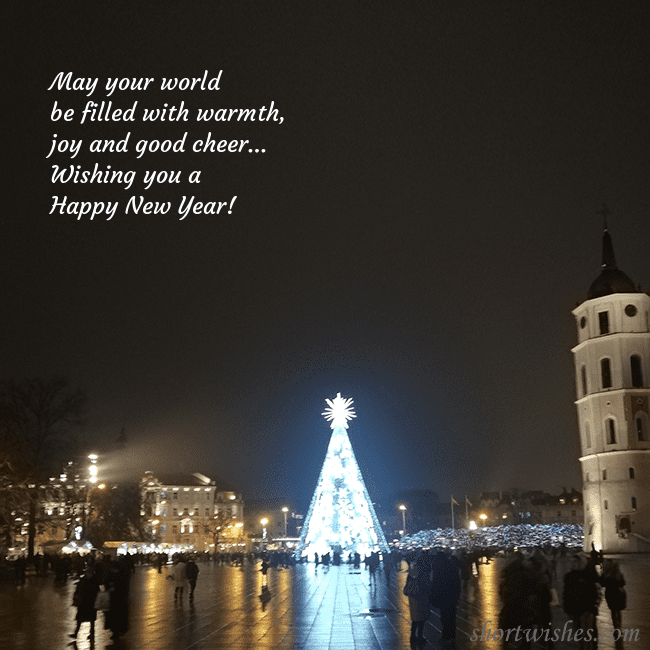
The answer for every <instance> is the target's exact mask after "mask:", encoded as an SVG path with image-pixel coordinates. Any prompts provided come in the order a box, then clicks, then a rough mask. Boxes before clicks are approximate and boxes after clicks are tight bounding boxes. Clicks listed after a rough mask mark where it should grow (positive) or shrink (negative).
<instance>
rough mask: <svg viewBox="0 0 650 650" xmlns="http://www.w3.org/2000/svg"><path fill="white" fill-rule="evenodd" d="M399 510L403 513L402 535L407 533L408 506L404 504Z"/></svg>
mask: <svg viewBox="0 0 650 650" xmlns="http://www.w3.org/2000/svg"><path fill="white" fill-rule="evenodd" d="M399 509H400V510H401V511H402V528H403V531H402V534H404V533H405V532H406V506H405V505H404V504H403V503H402V504H401V505H400V507H399Z"/></svg>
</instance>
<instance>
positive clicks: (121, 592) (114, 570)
mask: <svg viewBox="0 0 650 650" xmlns="http://www.w3.org/2000/svg"><path fill="white" fill-rule="evenodd" d="M130 585H131V563H130V562H129V561H128V560H127V559H126V558H120V559H119V560H117V561H116V562H111V564H110V571H109V573H108V575H107V577H106V585H105V587H106V590H107V591H108V592H109V593H110V609H109V610H108V611H107V612H105V614H104V627H105V628H107V629H109V630H110V631H111V632H112V636H111V638H112V639H113V640H117V639H119V638H120V637H121V636H122V635H123V634H126V631H127V630H128V628H129V588H130Z"/></svg>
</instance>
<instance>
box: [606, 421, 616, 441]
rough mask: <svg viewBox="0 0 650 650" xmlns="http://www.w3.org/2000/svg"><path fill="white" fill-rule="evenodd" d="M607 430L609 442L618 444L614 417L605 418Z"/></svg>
mask: <svg viewBox="0 0 650 650" xmlns="http://www.w3.org/2000/svg"><path fill="white" fill-rule="evenodd" d="M605 430H606V432H607V444H608V445H615V444H616V423H615V422H614V420H613V419H612V418H607V419H606V420H605Z"/></svg>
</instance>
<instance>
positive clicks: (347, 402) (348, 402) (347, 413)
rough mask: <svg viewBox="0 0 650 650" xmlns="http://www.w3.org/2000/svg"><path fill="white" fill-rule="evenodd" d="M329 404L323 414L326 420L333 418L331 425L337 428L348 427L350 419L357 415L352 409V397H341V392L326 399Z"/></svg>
mask: <svg viewBox="0 0 650 650" xmlns="http://www.w3.org/2000/svg"><path fill="white" fill-rule="evenodd" d="M325 401H326V402H327V404H328V407H327V408H326V409H325V411H324V412H323V413H322V414H321V415H324V416H325V419H326V420H332V424H331V425H330V427H331V428H332V429H335V428H336V427H344V428H346V429H347V428H348V420H351V419H352V418H356V417H357V415H356V413H355V412H354V410H353V409H352V402H353V400H352V398H351V397H346V398H343V397H341V393H338V394H337V395H336V397H335V398H334V399H325Z"/></svg>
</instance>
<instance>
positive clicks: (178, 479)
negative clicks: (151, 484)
mask: <svg viewBox="0 0 650 650" xmlns="http://www.w3.org/2000/svg"><path fill="white" fill-rule="evenodd" d="M146 475H150V476H151V477H153V478H155V479H157V480H158V482H159V483H160V484H161V485H179V486H190V487H207V486H210V485H214V486H215V487H216V490H217V491H218V492H237V490H235V488H233V487H232V485H230V484H229V483H226V482H225V481H222V480H221V479H220V478H211V477H209V476H206V475H205V474H201V473H200V472H195V473H194V474H185V473H174V474H167V473H165V474H158V473H157V472H146Z"/></svg>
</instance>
